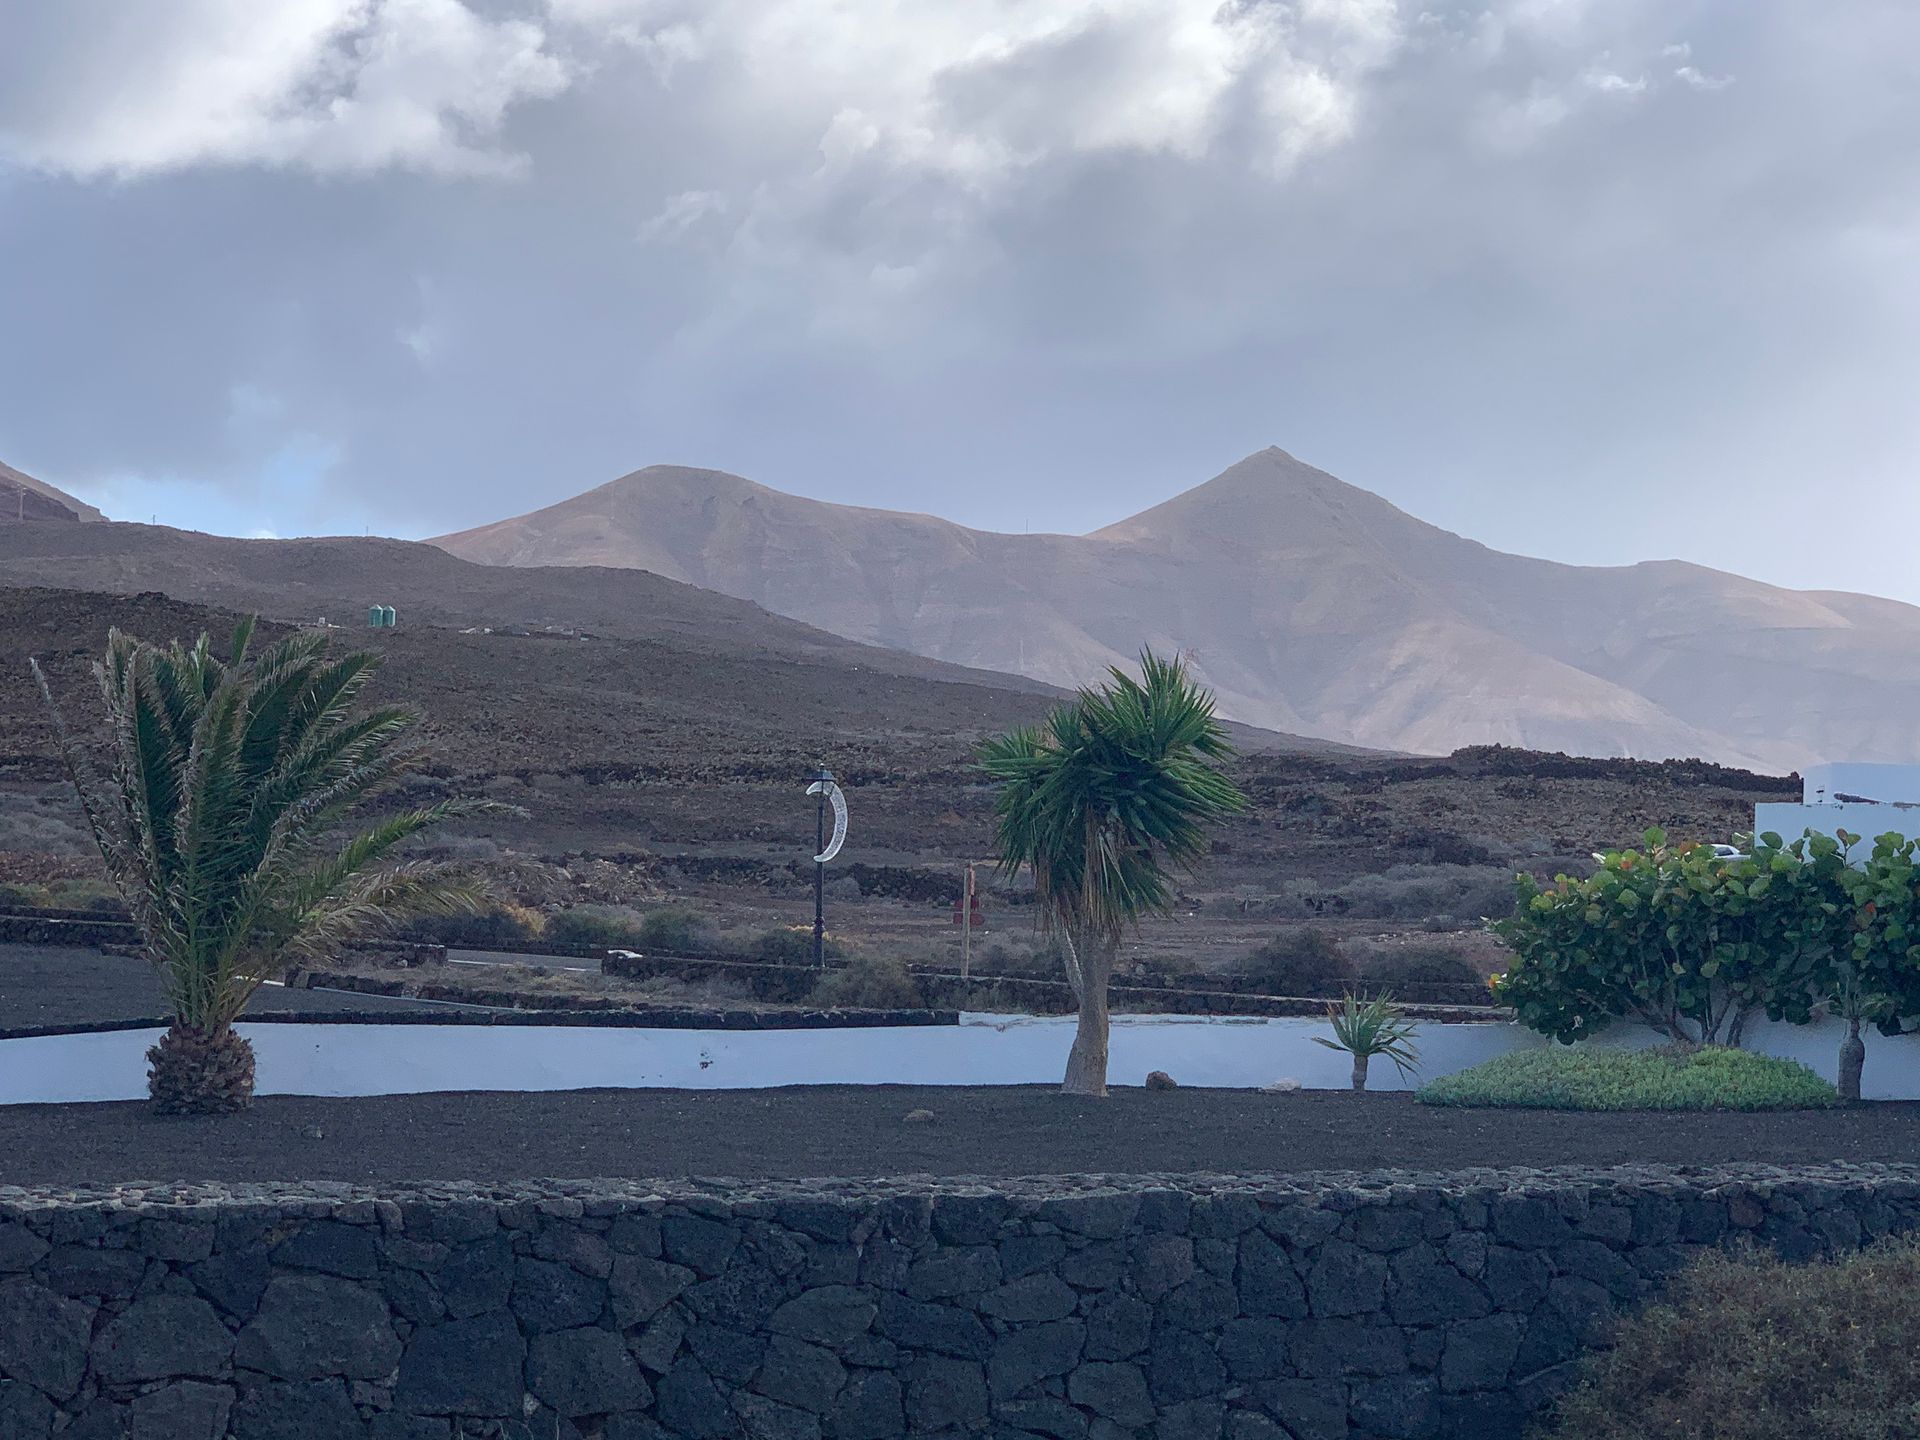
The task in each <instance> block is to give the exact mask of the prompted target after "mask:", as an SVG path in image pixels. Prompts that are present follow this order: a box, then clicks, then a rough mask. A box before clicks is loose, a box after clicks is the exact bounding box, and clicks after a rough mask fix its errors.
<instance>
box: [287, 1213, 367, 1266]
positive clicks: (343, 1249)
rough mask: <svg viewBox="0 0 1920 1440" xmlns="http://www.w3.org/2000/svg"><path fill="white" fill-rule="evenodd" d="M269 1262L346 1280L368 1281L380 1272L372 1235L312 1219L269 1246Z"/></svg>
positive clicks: (356, 1227) (355, 1227) (357, 1228)
mask: <svg viewBox="0 0 1920 1440" xmlns="http://www.w3.org/2000/svg"><path fill="white" fill-rule="evenodd" d="M272 1259H273V1263H274V1264H276V1265H284V1266H287V1267H288V1268H290V1269H294V1270H318V1271H320V1272H322V1273H323V1274H327V1275H340V1276H344V1277H345V1278H347V1279H349V1280H371V1279H372V1278H373V1277H374V1276H375V1275H378V1274H379V1273H380V1256H379V1252H378V1250H377V1249H376V1247H375V1245H374V1239H373V1232H372V1231H371V1230H368V1229H367V1228H366V1227H365V1226H362V1225H346V1224H342V1223H341V1222H340V1221H338V1220H316V1221H314V1222H312V1223H311V1224H307V1225H303V1226H301V1227H300V1228H299V1229H298V1230H296V1231H294V1232H293V1234H291V1235H289V1236H288V1237H287V1238H286V1239H284V1240H282V1241H281V1242H280V1243H279V1244H278V1245H276V1246H274V1247H273V1252H272Z"/></svg>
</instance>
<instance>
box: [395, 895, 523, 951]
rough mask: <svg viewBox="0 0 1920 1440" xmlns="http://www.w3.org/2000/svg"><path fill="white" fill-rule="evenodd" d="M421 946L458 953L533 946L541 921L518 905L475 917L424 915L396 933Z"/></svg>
mask: <svg viewBox="0 0 1920 1440" xmlns="http://www.w3.org/2000/svg"><path fill="white" fill-rule="evenodd" d="M396 934H397V935H398V937H399V938H400V939H402V940H411V941H413V942H414V943H415V944H420V945H448V946H451V947H453V948H454V949H457V950H493V949H498V948H502V947H504V948H508V949H511V948H514V947H517V946H521V945H527V944H530V943H531V942H532V941H534V940H535V939H537V938H538V937H539V934H540V917H539V916H538V915H536V914H534V913H533V912H532V911H530V910H523V909H521V908H520V907H519V906H517V905H495V906H491V907H489V908H486V909H483V910H479V911H477V912H475V913H474V914H472V915H422V916H420V917H418V918H417V919H413V920H409V921H407V922H406V923H405V924H404V925H402V926H401V927H400V929H399V930H398V931H397V932H396Z"/></svg>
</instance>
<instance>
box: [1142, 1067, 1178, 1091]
mask: <svg viewBox="0 0 1920 1440" xmlns="http://www.w3.org/2000/svg"><path fill="white" fill-rule="evenodd" d="M1179 1088H1180V1082H1179V1081H1178V1080H1176V1079H1174V1078H1173V1076H1171V1075H1169V1074H1167V1072H1166V1071H1164V1070H1149V1071H1148V1072H1147V1089H1149V1090H1178V1089H1179Z"/></svg>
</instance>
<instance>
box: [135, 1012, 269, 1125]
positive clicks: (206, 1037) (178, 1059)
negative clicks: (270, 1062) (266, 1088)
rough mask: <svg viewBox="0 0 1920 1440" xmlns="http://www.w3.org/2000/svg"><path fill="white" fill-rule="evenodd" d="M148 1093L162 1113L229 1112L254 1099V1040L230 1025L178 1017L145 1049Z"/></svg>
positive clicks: (241, 1107) (203, 1113) (214, 1113)
mask: <svg viewBox="0 0 1920 1440" xmlns="http://www.w3.org/2000/svg"><path fill="white" fill-rule="evenodd" d="M147 1094H148V1095H149V1096H151V1097H152V1099H153V1108H154V1109H155V1110H156V1111H158V1112H159V1113H160V1114H162V1115H229V1114H232V1113H233V1112H234V1111H236V1110H244V1109H246V1108H247V1107H248V1106H249V1105H251V1104H252V1103H253V1046H252V1044H251V1043H249V1042H248V1040H247V1038H246V1037H245V1036H244V1035H241V1034H240V1033H239V1032H237V1031H236V1030H234V1028H233V1027H232V1026H231V1025H215V1026H211V1027H208V1028H206V1029H202V1028H200V1027H199V1026H195V1025H188V1024H186V1023H185V1022H183V1021H178V1020H176V1021H175V1022H174V1023H173V1024H172V1025H171V1026H170V1027H168V1029H167V1033H166V1034H164V1035H162V1036H161V1037H160V1039H159V1041H158V1043H156V1044H155V1045H153V1046H152V1047H150V1048H149V1049H148V1051H147Z"/></svg>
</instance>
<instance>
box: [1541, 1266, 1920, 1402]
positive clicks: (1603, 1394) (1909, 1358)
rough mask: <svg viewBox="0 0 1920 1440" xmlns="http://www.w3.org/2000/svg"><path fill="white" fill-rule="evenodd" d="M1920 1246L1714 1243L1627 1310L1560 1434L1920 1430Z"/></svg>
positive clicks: (1590, 1362) (1592, 1364)
mask: <svg viewBox="0 0 1920 1440" xmlns="http://www.w3.org/2000/svg"><path fill="white" fill-rule="evenodd" d="M1916 1295H1920V1246H1916V1245H1915V1243H1914V1242H1913V1241H1911V1240H1904V1241H1892V1242H1886V1243H1883V1244H1881V1245H1877V1246H1874V1247H1873V1248H1871V1249H1868V1250H1864V1251H1861V1252H1859V1253H1857V1254H1854V1255H1851V1256H1847V1257H1845V1258H1844V1259H1841V1260H1838V1261H1830V1262H1820V1263H1816V1264H1811V1265H1805V1264H1803V1265H1789V1264H1786V1263H1784V1262H1782V1261H1780V1260H1777V1259H1775V1258H1773V1257H1771V1256H1764V1255H1750V1256H1741V1257H1732V1256H1726V1255H1708V1256H1707V1257H1705V1258H1704V1259H1702V1260H1701V1261H1700V1262H1699V1263H1698V1264H1696V1265H1695V1266H1693V1267H1692V1268H1691V1269H1689V1270H1687V1271H1685V1272H1683V1273H1682V1274H1681V1275H1680V1276H1679V1277H1677V1279H1676V1281H1675V1284H1674V1287H1673V1290H1672V1291H1671V1292H1670V1293H1669V1296H1668V1298H1667V1300H1666V1301H1665V1303H1663V1304H1659V1305H1654V1306H1651V1307H1649V1308H1647V1309H1646V1310H1643V1311H1641V1312H1640V1313H1639V1314H1638V1315H1635V1316H1633V1317H1631V1318H1629V1319H1627V1320H1625V1321H1624V1322H1623V1323H1622V1324H1621V1325H1620V1327H1619V1331H1618V1335H1617V1343H1616V1344H1615V1345H1614V1347H1613V1348H1612V1349H1611V1350H1607V1351H1603V1352H1601V1353H1598V1354H1595V1355H1592V1356H1590V1357H1589V1358H1588V1359H1587V1360H1586V1362H1585V1379H1584V1380H1583V1382H1582V1383H1581V1384H1580V1385H1579V1386H1578V1387H1577V1388H1576V1389H1575V1390H1574V1391H1573V1392H1572V1393H1571V1394H1569V1395H1568V1396H1566V1397H1565V1398H1564V1399H1563V1400H1562V1401H1561V1402H1560V1415H1559V1422H1558V1424H1557V1425H1556V1426H1554V1427H1553V1428H1552V1429H1550V1430H1549V1431H1547V1432H1546V1433H1548V1434H1551V1435H1553V1436H1556V1437H1557V1440H1906V1437H1911V1436H1914V1435H1920V1303H1916V1302H1915V1298H1914V1297H1915V1296H1916Z"/></svg>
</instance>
